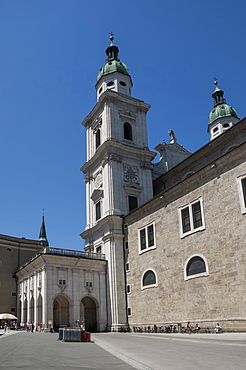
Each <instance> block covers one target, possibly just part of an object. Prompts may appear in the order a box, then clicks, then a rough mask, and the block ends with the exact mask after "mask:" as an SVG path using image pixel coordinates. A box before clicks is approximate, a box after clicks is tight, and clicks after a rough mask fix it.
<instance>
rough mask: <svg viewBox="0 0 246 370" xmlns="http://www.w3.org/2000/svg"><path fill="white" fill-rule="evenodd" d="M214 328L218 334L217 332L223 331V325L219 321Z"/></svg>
mask: <svg viewBox="0 0 246 370" xmlns="http://www.w3.org/2000/svg"><path fill="white" fill-rule="evenodd" d="M214 330H215V333H216V334H217V333H221V332H222V327H221V326H220V324H219V323H218V324H217V325H216V326H215V328H214Z"/></svg>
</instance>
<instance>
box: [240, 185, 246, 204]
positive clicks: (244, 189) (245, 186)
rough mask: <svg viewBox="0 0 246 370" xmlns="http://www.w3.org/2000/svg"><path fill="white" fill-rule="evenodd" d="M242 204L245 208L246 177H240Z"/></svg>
mask: <svg viewBox="0 0 246 370" xmlns="http://www.w3.org/2000/svg"><path fill="white" fill-rule="evenodd" d="M241 182H242V192H243V205H244V208H246V178H245V179H242V181H241Z"/></svg>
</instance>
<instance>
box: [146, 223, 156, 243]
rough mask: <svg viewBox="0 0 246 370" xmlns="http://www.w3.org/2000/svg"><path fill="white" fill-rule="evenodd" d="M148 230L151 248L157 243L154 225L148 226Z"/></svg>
mask: <svg viewBox="0 0 246 370" xmlns="http://www.w3.org/2000/svg"><path fill="white" fill-rule="evenodd" d="M147 232H148V247H149V248H150V247H153V245H155V239H154V227H153V225H150V226H148V227H147Z"/></svg>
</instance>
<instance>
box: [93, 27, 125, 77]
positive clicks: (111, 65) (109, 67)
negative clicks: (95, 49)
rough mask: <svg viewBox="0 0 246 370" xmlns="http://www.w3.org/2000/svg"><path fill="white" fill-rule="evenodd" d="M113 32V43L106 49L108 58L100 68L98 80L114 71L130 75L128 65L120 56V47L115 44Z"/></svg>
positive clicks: (111, 38)
mask: <svg viewBox="0 0 246 370" xmlns="http://www.w3.org/2000/svg"><path fill="white" fill-rule="evenodd" d="M113 40H114V37H113V34H112V33H111V36H110V41H111V44H110V46H109V47H108V48H107V50H106V51H105V52H106V54H107V56H108V58H107V59H106V63H105V65H104V66H103V67H102V68H101V69H100V72H99V73H98V76H97V82H98V81H99V80H100V79H101V77H102V76H105V75H108V74H110V73H114V72H120V73H123V74H125V75H128V76H129V73H128V68H127V66H126V65H125V64H124V63H122V62H121V61H120V59H119V57H118V54H119V48H118V47H117V46H115V45H114V44H113Z"/></svg>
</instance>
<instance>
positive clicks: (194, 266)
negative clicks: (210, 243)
mask: <svg viewBox="0 0 246 370" xmlns="http://www.w3.org/2000/svg"><path fill="white" fill-rule="evenodd" d="M202 272H206V265H205V262H204V260H203V259H202V258H201V257H198V256H195V257H192V258H191V259H190V260H189V262H188V264H187V268H186V274H187V276H191V275H196V274H201V273H202Z"/></svg>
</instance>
